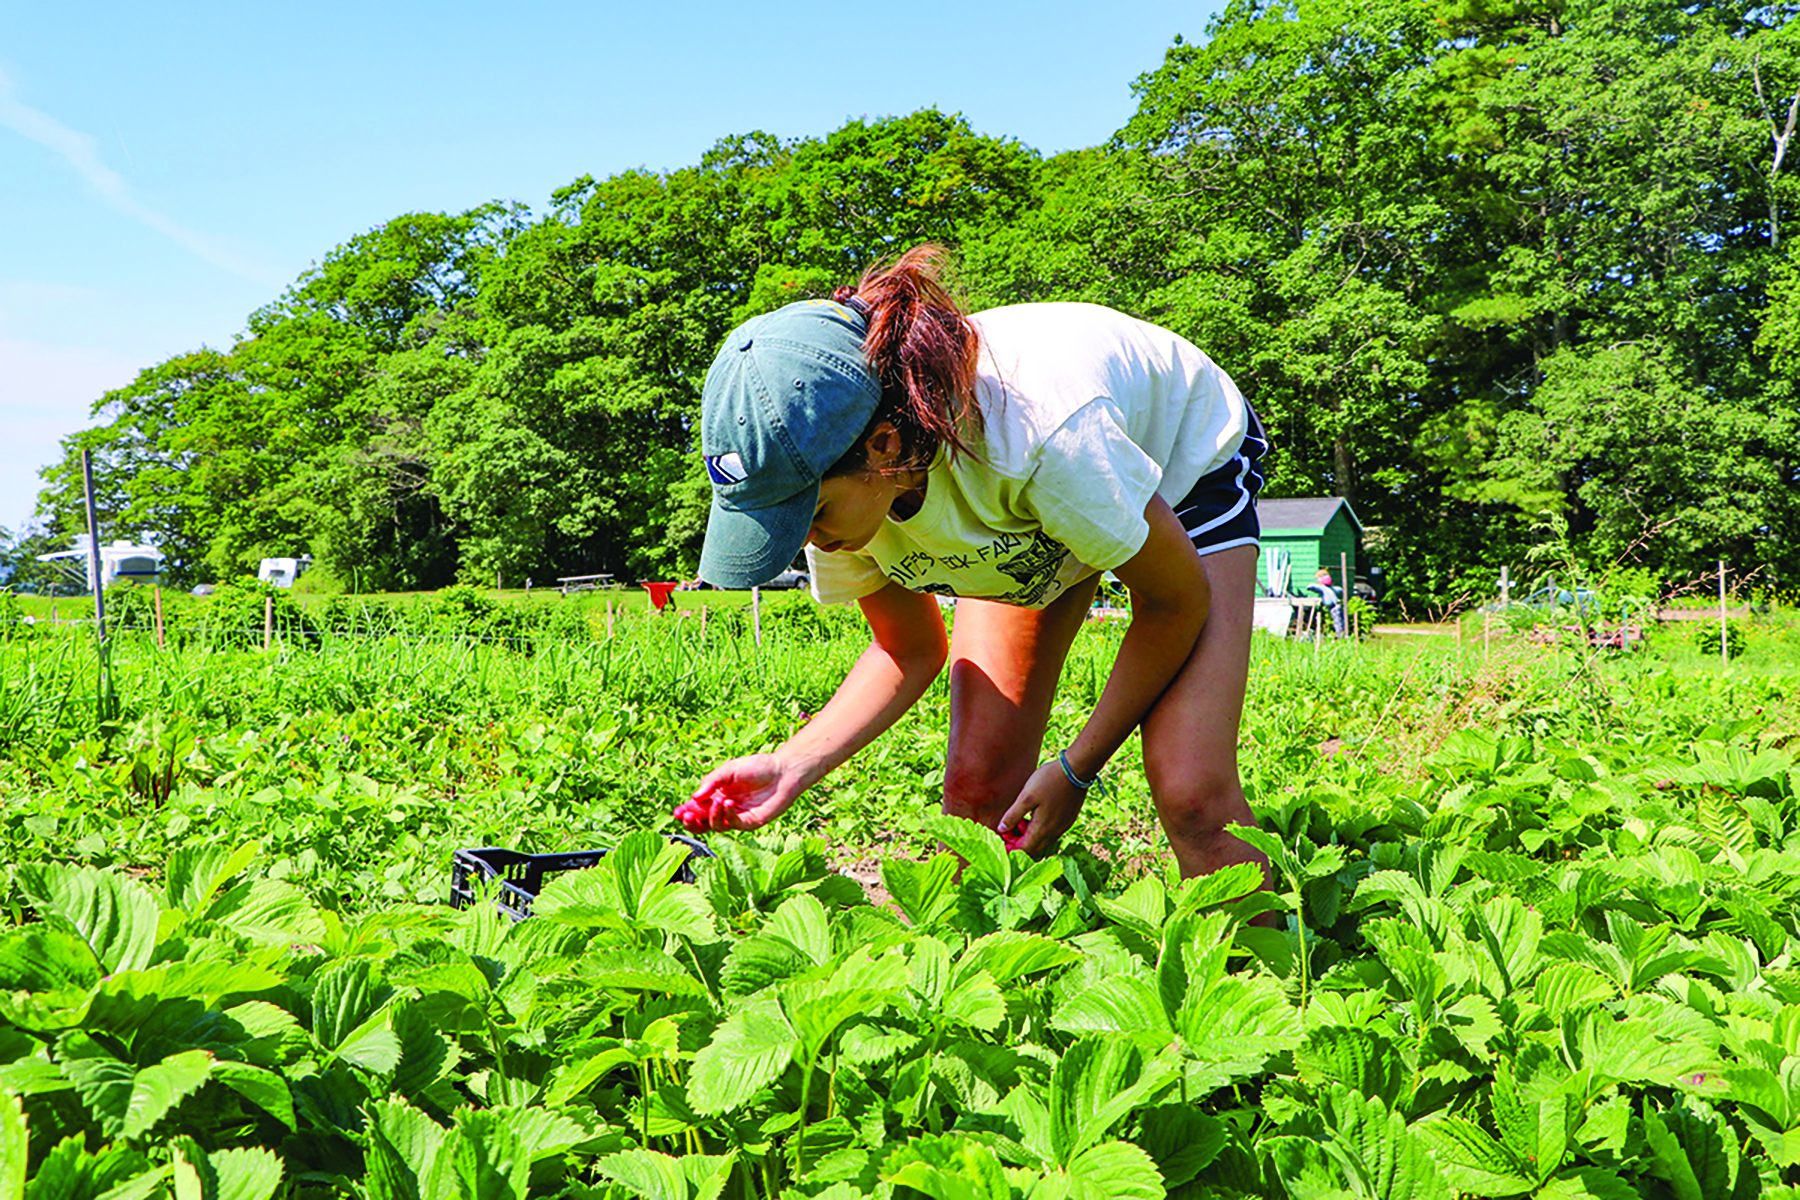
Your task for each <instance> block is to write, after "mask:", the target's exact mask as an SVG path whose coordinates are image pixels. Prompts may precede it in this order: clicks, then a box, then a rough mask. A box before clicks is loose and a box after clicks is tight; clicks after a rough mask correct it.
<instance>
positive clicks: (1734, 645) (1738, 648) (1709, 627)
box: [1689, 617, 1744, 658]
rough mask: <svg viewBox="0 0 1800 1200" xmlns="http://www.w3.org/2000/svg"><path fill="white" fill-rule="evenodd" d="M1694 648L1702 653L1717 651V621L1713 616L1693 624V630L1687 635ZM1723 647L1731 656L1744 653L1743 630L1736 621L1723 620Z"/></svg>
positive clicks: (1714, 652) (1739, 655)
mask: <svg viewBox="0 0 1800 1200" xmlns="http://www.w3.org/2000/svg"><path fill="white" fill-rule="evenodd" d="M1689 636H1690V637H1691V638H1692V640H1693V643H1694V649H1696V650H1698V651H1700V653H1702V654H1717V653H1718V652H1719V621H1718V618H1717V617H1715V618H1713V619H1712V620H1710V621H1700V622H1697V623H1696V624H1695V625H1694V632H1693V633H1692V634H1691V635H1689ZM1725 649H1726V652H1727V653H1729V654H1730V656H1731V657H1732V658H1738V657H1741V656H1742V655H1743V653H1744V630H1743V627H1742V626H1740V625H1739V624H1738V623H1737V622H1736V621H1727V622H1725Z"/></svg>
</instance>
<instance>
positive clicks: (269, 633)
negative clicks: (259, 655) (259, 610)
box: [263, 596, 275, 650]
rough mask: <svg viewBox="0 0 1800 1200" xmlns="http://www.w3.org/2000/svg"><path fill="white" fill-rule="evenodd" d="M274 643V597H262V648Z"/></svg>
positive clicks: (265, 648)
mask: <svg viewBox="0 0 1800 1200" xmlns="http://www.w3.org/2000/svg"><path fill="white" fill-rule="evenodd" d="M274 644H275V597H273V596H264V597H263V649H264V650H267V649H268V648H269V647H270V646H272V645H274Z"/></svg>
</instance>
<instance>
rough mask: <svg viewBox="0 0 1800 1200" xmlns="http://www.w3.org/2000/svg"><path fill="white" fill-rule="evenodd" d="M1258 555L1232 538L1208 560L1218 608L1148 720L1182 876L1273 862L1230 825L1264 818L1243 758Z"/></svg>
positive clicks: (1150, 750)
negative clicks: (1241, 725)
mask: <svg viewBox="0 0 1800 1200" xmlns="http://www.w3.org/2000/svg"><path fill="white" fill-rule="evenodd" d="M1256 557H1257V548H1256V547H1255V546H1234V547H1232V548H1231V549H1229V550H1221V551H1219V552H1218V553H1216V554H1209V555H1206V556H1205V557H1203V558H1202V559H1201V560H1200V561H1201V562H1202V563H1203V564H1204V565H1205V567H1206V579H1207V582H1208V583H1209V584H1211V585H1212V609H1211V611H1210V612H1208V613H1207V615H1206V624H1205V625H1204V626H1203V627H1202V628H1201V630H1200V641H1199V642H1198V644H1196V645H1195V647H1194V652H1193V654H1191V655H1190V656H1189V657H1188V661H1187V665H1186V666H1185V667H1183V668H1182V669H1181V673H1180V674H1179V675H1177V676H1176V677H1175V681H1174V682H1173V683H1171V684H1170V685H1169V689H1168V691H1166V692H1164V693H1163V695H1162V698H1161V699H1160V700H1158V701H1157V702H1156V706H1155V707H1154V708H1152V709H1151V710H1150V715H1149V716H1148V717H1146V718H1145V719H1144V723H1143V726H1142V732H1143V739H1144V773H1145V775H1146V776H1147V777H1148V778H1149V781H1150V794H1151V796H1152V797H1153V798H1154V799H1155V801H1156V812H1157V815H1158V816H1159V817H1160V818H1161V819H1162V825H1163V829H1164V831H1165V832H1167V834H1168V835H1169V845H1170V846H1171V848H1173V850H1174V851H1175V860H1176V862H1177V863H1179V864H1180V866H1181V873H1182V875H1184V876H1192V875H1204V874H1207V873H1209V872H1212V871H1216V870H1218V869H1219V868H1220V867H1224V866H1229V865H1230V864H1232V863H1239V862H1254V863H1257V864H1259V865H1262V866H1264V867H1266V866H1267V861H1266V860H1265V859H1264V858H1263V856H1262V854H1261V853H1260V852H1259V851H1257V850H1253V849H1252V848H1251V847H1250V846H1249V845H1248V844H1246V843H1244V842H1241V841H1239V840H1238V839H1237V838H1235V837H1233V836H1232V835H1231V832H1230V828H1231V826H1233V825H1254V824H1256V817H1255V815H1254V814H1253V813H1252V812H1251V811H1250V805H1249V804H1248V803H1247V802H1246V801H1245V799H1244V789H1243V785H1242V784H1241V783H1240V782H1239V780H1238V767H1237V743H1238V722H1239V720H1240V719H1241V718H1242V716H1243V713H1244V692H1245V689H1246V687H1247V684H1248V678H1249V673H1250V631H1251V629H1252V624H1253V617H1254V613H1255V596H1256Z"/></svg>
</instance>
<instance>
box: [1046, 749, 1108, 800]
mask: <svg viewBox="0 0 1800 1200" xmlns="http://www.w3.org/2000/svg"><path fill="white" fill-rule="evenodd" d="M1056 761H1057V762H1059V763H1061V764H1062V769H1063V778H1064V779H1067V780H1068V781H1069V786H1070V787H1072V788H1074V789H1076V790H1077V791H1082V792H1086V791H1091V790H1093V789H1094V788H1096V787H1100V792H1101V794H1102V795H1104V794H1105V793H1106V789H1105V788H1104V787H1101V786H1100V772H1098V771H1095V772H1094V777H1093V778H1092V779H1089V780H1086V781H1083V780H1082V778H1081V776H1079V775H1077V774H1075V768H1074V767H1071V766H1070V765H1069V752H1068V751H1067V750H1059V751H1058V752H1057V754H1056Z"/></svg>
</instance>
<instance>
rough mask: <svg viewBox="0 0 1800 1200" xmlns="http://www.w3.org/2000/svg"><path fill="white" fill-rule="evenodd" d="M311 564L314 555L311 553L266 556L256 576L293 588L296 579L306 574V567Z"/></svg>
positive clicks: (258, 567) (265, 581)
mask: <svg viewBox="0 0 1800 1200" xmlns="http://www.w3.org/2000/svg"><path fill="white" fill-rule="evenodd" d="M310 566H312V555H310V554H302V555H301V556H300V557H299V558H265V559H263V560H262V563H261V564H260V565H258V566H257V568H256V578H257V579H258V580H259V581H260V582H262V583H272V584H274V585H275V586H276V587H281V588H291V587H293V586H294V581H295V580H297V579H299V578H300V576H302V575H304V574H306V568H308V567H310Z"/></svg>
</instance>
